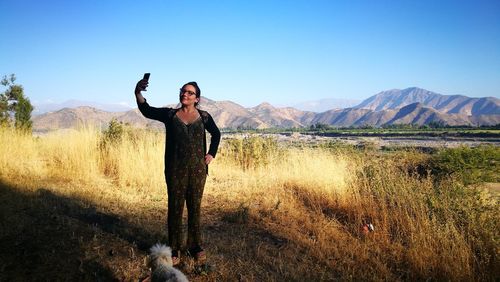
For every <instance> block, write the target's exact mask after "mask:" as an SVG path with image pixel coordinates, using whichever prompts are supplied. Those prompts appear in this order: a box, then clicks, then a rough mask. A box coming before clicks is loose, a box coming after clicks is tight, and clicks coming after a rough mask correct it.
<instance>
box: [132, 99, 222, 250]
mask: <svg viewBox="0 0 500 282" xmlns="http://www.w3.org/2000/svg"><path fill="white" fill-rule="evenodd" d="M138 106H139V110H140V111H141V113H142V114H143V115H144V116H145V117H147V118H150V119H154V120H158V121H161V122H163V123H164V124H165V128H166V142H165V180H166V183H167V192H168V216H167V229H168V240H169V245H170V247H171V248H172V249H173V250H175V251H177V250H181V249H183V248H182V245H183V244H182V242H183V240H182V237H183V236H182V213H183V210H184V202H186V206H187V210H188V238H187V246H188V248H190V249H192V248H196V247H199V246H200V245H201V229H200V209H201V198H202V195H203V189H204V187H205V180H206V177H207V174H208V166H207V165H206V164H205V154H206V149H207V145H206V134H205V130H207V131H208V132H210V134H211V140H210V149H209V150H208V154H210V155H212V157H215V155H216V154H217V149H218V146H219V142H220V131H219V129H218V128H217V126H216V125H215V122H214V120H213V118H212V117H211V116H210V114H208V113H207V112H206V111H201V110H198V112H199V114H200V117H199V118H198V119H197V120H195V121H194V122H192V123H191V124H184V122H183V121H182V120H180V119H179V117H177V115H176V114H175V113H176V112H177V109H171V108H155V107H151V106H149V105H148V103H147V102H144V103H140V104H138Z"/></svg>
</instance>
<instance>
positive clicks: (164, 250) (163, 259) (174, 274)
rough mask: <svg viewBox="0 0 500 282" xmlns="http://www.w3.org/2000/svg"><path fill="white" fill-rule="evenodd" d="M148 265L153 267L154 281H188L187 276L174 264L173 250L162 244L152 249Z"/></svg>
mask: <svg viewBox="0 0 500 282" xmlns="http://www.w3.org/2000/svg"><path fill="white" fill-rule="evenodd" d="M150 251H151V254H150V256H149V262H148V265H149V267H151V281H152V282H166V281H169V282H187V281H188V279H187V277H186V276H185V275H184V274H183V273H182V272H181V271H180V270H178V269H176V268H174V267H173V266H172V250H171V249H170V247H167V246H165V245H162V244H156V245H154V246H153V247H151V249H150Z"/></svg>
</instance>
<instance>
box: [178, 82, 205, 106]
mask: <svg viewBox="0 0 500 282" xmlns="http://www.w3.org/2000/svg"><path fill="white" fill-rule="evenodd" d="M186 85H191V86H193V87H194V89H195V90H196V98H200V96H201V90H200V87H198V83H196V82H195V81H191V82H188V83H186V84H184V85H182V87H181V89H184V87H185V86H186ZM181 94H182V93H181ZM198 104H199V103H195V104H194V106H195V107H196V106H198Z"/></svg>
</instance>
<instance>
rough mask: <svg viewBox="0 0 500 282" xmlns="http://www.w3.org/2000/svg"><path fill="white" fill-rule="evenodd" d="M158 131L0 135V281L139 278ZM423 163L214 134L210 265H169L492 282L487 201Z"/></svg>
mask: <svg viewBox="0 0 500 282" xmlns="http://www.w3.org/2000/svg"><path fill="white" fill-rule="evenodd" d="M163 138H164V137H163V135H161V134H158V133H151V132H143V131H138V132H133V131H126V132H125V133H124V134H123V136H122V138H120V139H117V140H109V139H106V136H104V135H103V134H101V133H99V132H97V131H96V130H94V129H92V128H85V127H83V128H82V129H80V130H78V131H73V132H66V133H64V134H57V133H54V134H50V135H47V136H43V137H39V138H33V137H31V136H27V135H21V134H18V133H17V132H14V131H11V130H9V129H2V130H0V142H1V144H3V146H1V147H0V165H1V169H0V189H1V190H2V193H1V194H0V206H1V208H0V214H1V217H0V220H1V221H0V223H1V227H2V228H1V230H2V231H0V242H2V243H0V247H1V248H2V249H3V250H7V251H6V252H3V253H2V254H0V277H5V278H6V279H9V278H17V279H30V278H32V277H35V280H94V281H95V280H99V279H103V280H113V279H119V280H127V281H132V280H136V281H137V279H138V278H140V277H144V276H145V275H146V274H147V269H146V267H145V264H144V258H145V255H146V252H147V249H148V248H149V247H150V246H151V245H152V244H153V243H155V242H157V241H163V242H165V233H166V232H165V230H164V229H165V223H164V222H165V218H166V201H167V198H166V192H165V184H164V179H163V173H162V172H163V150H164V141H163ZM245 142H247V143H245ZM424 161H425V157H422V155H418V154H402V155H397V156H395V157H394V156H393V157H391V156H387V157H380V156H379V155H378V154H376V153H373V152H371V153H370V152H355V151H353V150H340V149H339V150H333V149H328V148H315V149H312V148H284V147H281V146H280V145H279V144H276V143H275V142H273V140H263V139H253V140H237V141H234V140H232V141H231V140H226V141H225V142H224V143H223V147H222V148H221V149H220V154H219V155H218V157H217V159H216V160H215V162H214V163H213V164H212V165H211V166H210V176H209V178H208V180H207V185H206V190H205V196H204V200H203V211H204V213H203V219H202V220H203V224H204V237H205V241H206V245H205V247H206V248H207V251H208V253H209V265H208V266H207V267H205V268H199V267H194V266H193V263H192V261H191V260H187V261H186V263H185V264H184V265H183V266H182V267H181V269H182V270H184V271H185V272H186V273H187V275H188V276H189V278H190V279H191V280H194V281H213V280H223V281H234V280H240V281H255V280H257V281H283V280H292V281H303V280H311V281H326V280H427V279H431V280H498V279H499V277H500V275H499V269H500V268H499V265H498V261H497V256H498V240H499V233H498V230H499V227H500V226H499V222H500V220H499V219H500V218H499V214H500V213H498V211H499V205H498V198H492V197H490V196H489V194H487V193H486V194H485V193H478V192H477V190H475V189H470V188H467V187H464V186H463V185H461V184H460V183H459V182H457V181H456V180H453V179H446V180H444V181H436V179H434V178H433V177H432V176H431V175H428V174H425V173H424V174H422V173H418V172H417V171H416V169H415V167H416V163H421V162H424ZM365 222H371V223H373V225H374V226H375V231H374V232H371V233H368V234H364V233H363V232H361V226H362V224H363V223H365ZM60 269H66V270H65V271H59V270H60ZM30 280H31V279H30Z"/></svg>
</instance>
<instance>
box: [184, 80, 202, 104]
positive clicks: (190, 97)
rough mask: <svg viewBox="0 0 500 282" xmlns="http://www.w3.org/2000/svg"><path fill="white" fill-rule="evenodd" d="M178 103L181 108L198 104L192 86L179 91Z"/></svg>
mask: <svg viewBox="0 0 500 282" xmlns="http://www.w3.org/2000/svg"><path fill="white" fill-rule="evenodd" d="M179 101H180V102H181V104H182V105H183V106H190V105H193V106H194V104H195V103H198V102H199V98H196V89H195V88H194V86H193V85H186V86H184V87H183V88H182V89H181V92H180V94H179Z"/></svg>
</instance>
